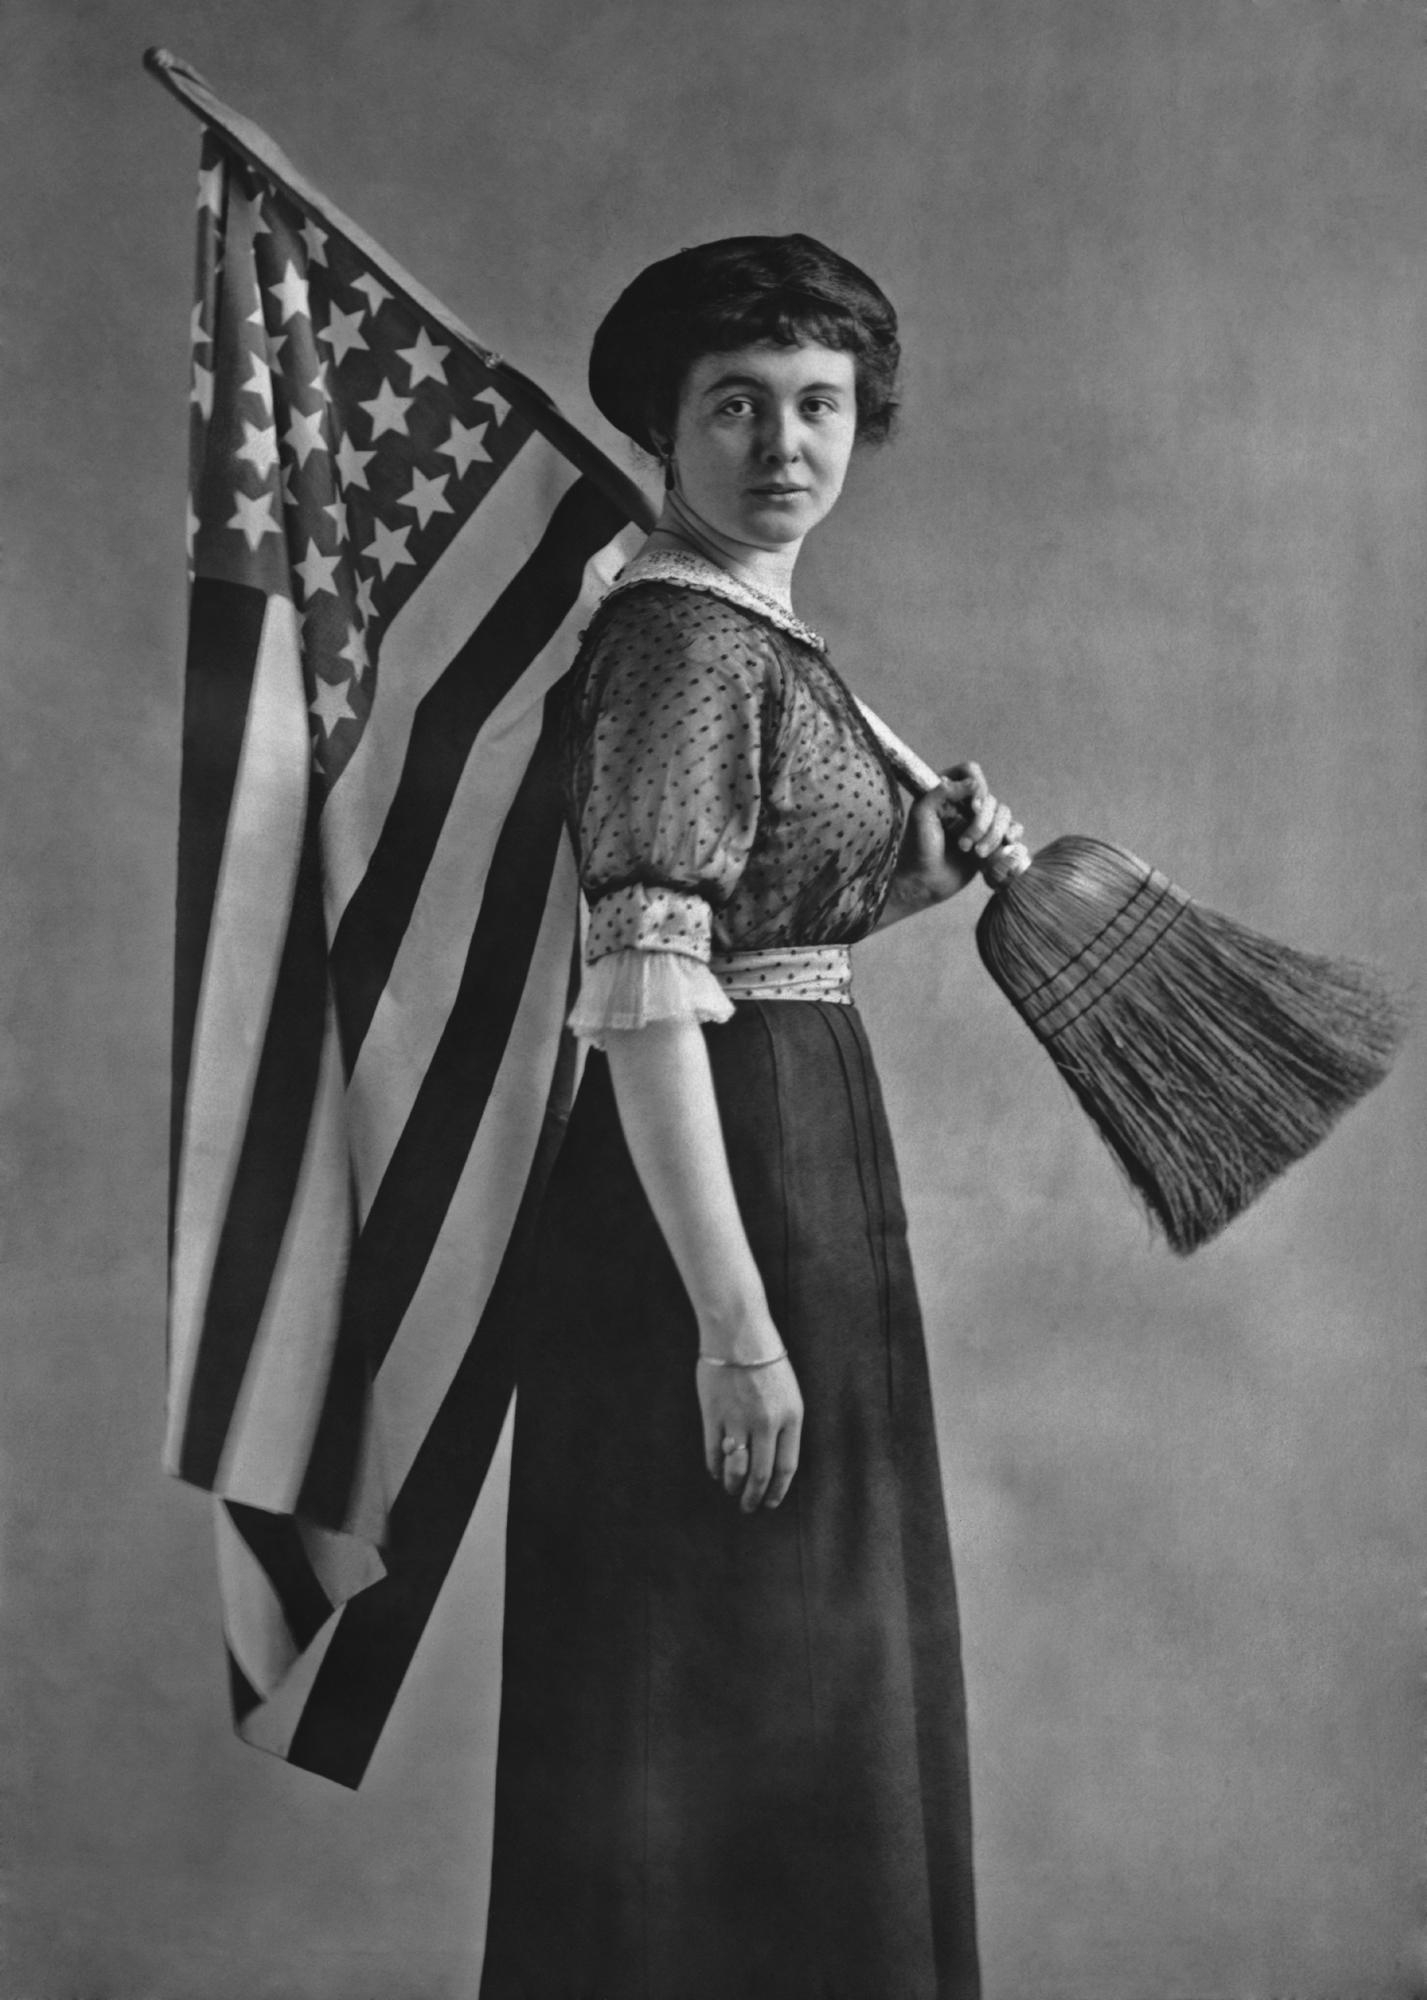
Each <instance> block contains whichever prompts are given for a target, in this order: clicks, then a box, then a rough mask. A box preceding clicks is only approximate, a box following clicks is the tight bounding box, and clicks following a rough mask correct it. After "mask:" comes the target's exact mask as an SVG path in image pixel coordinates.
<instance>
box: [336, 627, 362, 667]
mask: <svg viewBox="0 0 1427 2000" xmlns="http://www.w3.org/2000/svg"><path fill="white" fill-rule="evenodd" d="M337 658H338V659H339V660H350V661H351V663H352V672H353V673H354V674H355V675H356V677H357V679H358V680H360V679H361V678H362V675H363V674H364V673H365V672H366V671H367V641H366V636H365V634H364V633H363V631H362V628H361V626H360V625H349V626H348V627H347V643H346V645H345V646H339V647H338V649H337Z"/></svg>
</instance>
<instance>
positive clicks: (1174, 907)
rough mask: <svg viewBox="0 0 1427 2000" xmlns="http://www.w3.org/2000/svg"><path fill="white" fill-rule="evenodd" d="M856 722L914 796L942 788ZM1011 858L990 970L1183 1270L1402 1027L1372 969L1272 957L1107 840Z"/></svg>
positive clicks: (882, 736)
mask: <svg viewBox="0 0 1427 2000" xmlns="http://www.w3.org/2000/svg"><path fill="white" fill-rule="evenodd" d="M863 713H864V714H865V715H866V717H867V721H868V723H869V725H870V726H871V728H872V730H873V733H874V734H875V735H876V737H877V739H878V741H879V743H880V744H881V746H882V749H883V752H884V754H885V755H886V757H887V759H888V761H889V763H890V764H891V765H892V767H893V769H894V770H895V771H896V773H897V776H898V777H899V778H900V779H901V780H902V782H903V783H904V784H905V785H907V786H908V787H909V788H910V789H911V790H912V791H914V792H917V793H921V792H926V791H930V790H931V788H932V787H933V786H934V785H936V784H939V783H940V778H939V775H938V773H937V772H935V771H934V770H933V769H932V768H931V766H930V765H929V764H927V763H925V762H924V761H923V759H922V758H920V757H918V756H917V755H916V753H915V752H914V751H911V750H909V749H908V748H907V746H906V745H905V744H904V743H901V742H900V741H899V740H898V739H897V738H896V737H895V736H894V735H893V734H892V732H891V730H890V729H888V728H887V726H886V724H885V723H883V722H882V721H880V720H879V718H878V717H877V716H875V715H873V714H872V712H871V711H870V710H869V709H866V708H865V707H864V709H863ZM1004 857H1005V858H1004V859H1003V857H1002V855H993V856H992V857H991V859H990V860H989V861H988V862H987V864H986V867H985V871H984V872H985V874H986V876H987V879H988V881H989V882H990V883H991V885H992V888H993V890H994V894H993V895H992V898H991V900H990V902H989V903H988V904H987V905H986V907H985V909H984V910H983V911H982V913H981V916H980V918H979V919H978V921H977V925H976V942H977V946H978V948H979V950H980V953H981V959H982V963H983V964H984V965H985V967H986V969H987V971H988V972H989V973H990V974H991V977H992V978H993V979H994V980H995V981H996V984H997V985H998V986H999V987H1000V988H1001V990H1002V992H1003V993H1004V994H1005V995H1006V996H1007V998H1008V999H1009V1000H1010V1001H1011V1004H1012V1005H1013V1006H1014V1007H1015V1009H1016V1011H1017V1012H1018V1013H1019V1014H1020V1016H1021V1018H1022V1020H1024V1021H1025V1022H1026V1023H1027V1024H1028V1026H1029V1027H1030V1028H1031V1030H1032V1031H1033V1033H1034V1034H1035V1035H1036V1036H1037V1038H1038V1039H1039V1041H1040V1042H1041V1043H1042V1045H1043V1046H1044V1048H1045V1049H1046V1050H1047V1052H1048V1053H1049V1055H1050V1058H1051V1060H1052V1062H1053V1063H1054V1064H1055V1066H1056V1068H1057V1069H1058V1070H1059V1071H1060V1073H1061V1075H1062V1076H1063V1077H1064V1078H1065V1080H1066V1082H1067V1083H1068V1084H1069V1085H1070V1088H1071V1089H1072V1090H1073V1091H1074V1093H1075V1095H1076V1097H1077V1098H1078V1099H1079V1101H1080V1103H1081V1105H1082V1107H1083V1108H1084V1110H1085V1111H1086V1112H1087V1113H1088V1115H1089V1117H1090V1119H1091V1121H1092V1123H1093V1124H1094V1125H1095V1128H1096V1130H1097V1131H1098V1132H1099V1134H1100V1136H1101V1138H1102V1139H1103V1140H1104V1141H1105V1144H1106V1145H1107V1146H1108V1147H1109V1149H1110V1151H1111V1153H1113V1155H1114V1156H1115V1159H1116V1160H1117V1161H1118V1162H1119V1165H1120V1167H1121V1169H1122V1171H1123V1172H1124V1174H1125V1177H1126V1179H1127V1180H1128V1181H1129V1183H1130V1185H1131V1187H1132V1188H1133V1189H1134V1191H1135V1193H1136V1194H1137V1195H1138V1196H1139V1197H1140V1200H1141V1201H1142V1202H1143V1204H1144V1206H1145V1208H1146V1210H1147V1211H1148V1214H1149V1217H1150V1220H1151V1222H1152V1223H1153V1224H1156V1225H1157V1226H1158V1227H1159V1229H1160V1230H1161V1231H1162V1232H1163V1234H1164V1236H1165V1239H1166V1241H1167V1242H1168V1243H1169V1245H1170V1247H1171V1249H1173V1250H1176V1251H1178V1252H1179V1254H1180V1255H1181V1256H1187V1255H1188V1254H1189V1252H1190V1251H1191V1250H1197V1249H1198V1248H1199V1246H1200V1244H1202V1243H1207V1242H1208V1241H1209V1240H1210V1238H1211V1237H1213V1236H1217V1235H1218V1233H1219V1231H1220V1230H1221V1229H1223V1228H1225V1227H1226V1225H1227V1224H1228V1223H1230V1222H1232V1221H1233V1219H1234V1217H1235V1216H1236V1215H1239V1214H1240V1213H1241V1212H1242V1211H1243V1210H1244V1209H1245V1208H1247V1207H1248V1205H1249V1203H1250V1202H1251V1201H1253V1200H1254V1199H1255V1198H1256V1197H1257V1196H1258V1195H1259V1194H1261V1193H1262V1192H1263V1190H1264V1188H1266V1187H1267V1186H1268V1184H1269V1182H1270V1181H1272V1180H1275V1179H1276V1178H1277V1177H1278V1176H1279V1175H1280V1174H1281V1173H1283V1172H1284V1171H1285V1170H1286V1169H1287V1168H1288V1167H1290V1166H1292V1165H1293V1163H1294V1161H1295V1160H1298V1159H1301V1158H1302V1156H1303V1155H1304V1154H1305V1153H1307V1152H1309V1151H1310V1150H1311V1149H1312V1148H1313V1147H1314V1146H1316V1145H1317V1144H1318V1142H1319V1140H1320V1139H1322V1138H1324V1137H1325V1136H1326V1134H1327V1133H1328V1132H1329V1131H1330V1130H1331V1129H1332V1127H1333V1125H1334V1124H1336V1122H1337V1120H1338V1119H1339V1118H1340V1117H1341V1116H1342V1114H1343V1113H1344V1112H1345V1111H1346V1110H1347V1109H1348V1108H1349V1106H1350V1105H1352V1104H1355V1103H1356V1102H1357V1100H1358V1099H1359V1098H1360V1097H1362V1096H1363V1095H1364V1094H1365V1093H1366V1092H1367V1091H1369V1090H1371V1089H1372V1087H1373V1085H1374V1084H1376V1083H1380V1082H1381V1081H1382V1079H1383V1077H1384V1076H1386V1074H1387V1072H1388V1069H1389V1068H1390V1066H1391V1063H1392V1059H1393V1056H1394V1055H1395V1054H1396V1051H1397V1048H1398V1045H1399V1043H1400V1041H1401V1039H1402V1036H1403V1033H1404V1032H1405V1029H1406V1025H1407V1016H1406V1010H1405V1007H1404V1006H1403V1004H1402V1003H1401V1001H1400V1000H1399V999H1398V998H1396V997H1395V996H1394V995H1393V994H1392V993H1391V992H1390V991H1389V989H1388V987H1387V985H1386V983H1385V981H1384V980H1383V978H1382V976H1381V974H1380V973H1378V972H1376V971H1375V970H1374V969H1373V968H1372V967H1371V966H1366V965H1358V964H1355V963H1353V962H1352V961H1350V960H1345V959H1335V958H1319V957H1314V956H1312V955H1311V954H1309V953H1307V952H1301V951H1296V950H1294V949H1293V948H1292V947H1291V946H1289V945H1283V944H1278V943H1275V941H1274V940H1273V939H1272V938H1268V937H1264V936H1263V935H1262V934H1261V933H1259V932H1257V931H1253V930H1250V929H1249V928H1247V926H1245V925H1243V924H1238V923H1235V922H1233V921H1232V920H1231V919H1230V918H1228V917H1225V916H1221V915H1219V913H1218V912H1217V911H1214V910H1208V909H1205V908H1204V907H1203V906H1202V905H1201V904H1198V903H1196V902H1194V901H1193V900H1192V899H1191V898H1190V897H1189V896H1187V895H1186V894H1185V892H1184V891H1183V890H1182V889H1180V888H1177V887H1176V886H1175V884H1174V883H1173V882H1171V881H1170V880H1169V879H1168V877H1167V876H1164V875H1162V874H1161V873H1160V872H1159V870H1158V869H1157V868H1151V867H1150V866H1149V865H1148V864H1147V863H1146V862H1143V861H1140V860H1138V859H1137V858H1136V857H1135V856H1134V855H1133V854H1130V853H1128V852H1127V851H1126V850H1125V849H1124V848H1122V847H1115V846H1113V845H1111V844H1110V842H1108V841H1103V840H1093V839H1090V838H1088V837H1084V836H1081V835H1068V836H1064V837H1062V838H1061V839H1059V840H1053V841H1052V842H1051V843H1050V845H1049V846H1048V847H1043V848H1041V849H1040V851H1039V852H1038V853H1037V854H1036V855H1035V857H1034V858H1033V859H1031V858H1029V857H1028V856H1027V854H1026V851H1025V849H1024V848H1021V847H1015V848H1010V849H1006V850H1004Z"/></svg>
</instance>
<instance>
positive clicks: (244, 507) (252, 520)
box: [228, 493, 282, 551]
mask: <svg viewBox="0 0 1427 2000" xmlns="http://www.w3.org/2000/svg"><path fill="white" fill-rule="evenodd" d="M233 503H234V506H235V508H236V510H237V511H236V512H235V513H234V515H233V516H232V518H231V520H230V521H229V522H228V526H229V527H230V528H237V529H238V530H239V532H240V533H241V534H243V535H244V536H245V537H246V539H247V543H248V547H249V548H250V549H252V550H254V551H256V549H257V547H258V544H259V543H260V542H261V541H262V539H263V536H264V535H279V534H281V533H282V530H281V528H279V526H278V524H277V522H276V521H275V520H274V519H273V511H272V509H273V503H272V495H271V494H270V493H259V494H258V495H257V497H256V499H250V498H249V496H248V495H247V494H246V493H235V494H234V495H233Z"/></svg>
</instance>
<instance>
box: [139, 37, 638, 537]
mask: <svg viewBox="0 0 1427 2000" xmlns="http://www.w3.org/2000/svg"><path fill="white" fill-rule="evenodd" d="M144 68H145V69H146V70H147V71H148V72H149V74H150V76H152V77H154V78H156V79H157V81H158V82H159V83H161V84H162V85H163V87H164V89H165V90H167V91H168V92H169V94H170V96H172V97H176V98H177V99H178V101H179V103H180V104H182V105H184V106H186V107H187V109H188V110H190V111H191V112H192V113H193V114H194V116H195V117H196V118H198V119H200V120H201V121H202V123H203V124H205V125H210V126H212V128H213V130H214V131H215V132H218V133H220V134H221V135H222V137H223V138H224V140H225V141H226V142H227V144H228V145H229V146H231V147H232V149H233V151H234V152H235V153H238V154H240V155H241V156H242V157H243V158H244V159H245V160H246V161H247V162H248V164H249V165H250V166H253V167H255V168H256V169H257V170H258V172H259V173H261V174H262V175H264V176H265V177H266V178H267V179H269V180H274V181H277V182H278V183H279V184H280V185H281V187H282V188H283V191H284V192H285V193H286V194H289V195H290V196H291V197H292V198H293V199H294V200H295V201H296V202H297V203H298V205H299V206H300V207H301V208H303V209H305V210H306V211H307V212H308V214H309V215H311V216H312V217H313V218H314V220H316V221H319V222H325V223H327V224H329V225H330V227H331V228H333V229H334V230H336V232H337V233H338V235H340V236H345V237H346V239H347V241H348V242H349V243H351V244H353V245H354V247H355V248H356V249H358V250H359V251H361V253H362V254H363V256H365V257H369V258H370V259H371V261H372V262H373V263H374V264H376V265H377V266H378V267H379V268H380V270H381V272H382V275H383V276H384V277H386V278H389V279H390V280H391V282H392V284H393V287H394V288H395V290H397V291H398V292H400V293H401V294H402V295H403V296H404V297H405V298H406V299H407V301H408V302H409V303H410V304H411V305H414V306H416V307H417V308H418V309H419V310H420V311H421V312H423V313H426V314H427V315H428V316H429V317H430V318H431V319H433V320H435V321H436V323H437V325H438V326H440V327H442V328H443V329H444V330H445V332H447V333H448V334H449V335H450V336H451V338H452V339H453V340H457V341H459V342H460V343H461V345H462V346H463V347H465V348H467V349H468V350H469V351H470V352H471V353H472V354H473V355H474V356H475V357H476V359H477V360H478V361H479V362H480V363H481V365H482V367H484V368H487V369H489V371H490V373H491V374H492V375H493V376H494V377H495V380H496V384H497V386H498V387H499V390H500V393H501V394H502V395H503V396H505V397H506V399H507V401H509V402H510V403H512V404H514V406H515V407H516V408H517V409H518V410H519V411H520V412H521V413H522V415H523V416H525V417H526V418H527V419H528V420H529V421H530V423H531V424H533V425H534V427H535V429H536V430H538V431H539V432H540V433H541V435H542V436H543V437H546V438H548V439H549V441H550V443H551V444H553V445H554V446H555V447H556V449H557V450H558V451H560V452H561V453H562V454H563V455H564V457H565V458H567V459H568V460H569V461H570V463H571V464H572V465H575V466H577V467H578V469H579V470H580V471H581V472H583V473H584V474H585V476H586V477H587V478H588V479H589V480H591V481H592V482H593V484H594V485H596V486H597V487H599V489H600V491H601V492H602V493H605V494H607V495H608V496H609V498H610V499H611V500H613V501H614V502H616V504H617V505H619V506H621V507H624V508H625V509H626V510H627V511H628V514H629V518H630V520H631V521H633V522H635V523H636V524H637V525H638V526H639V527H642V528H652V527H653V525H654V519H655V509H654V508H653V507H652V506H651V504H650V502H649V499H648V496H647V495H646V494H645V493H644V491H643V489H642V488H641V487H640V486H639V485H638V484H637V483H636V482H635V481H634V480H633V479H631V478H630V477H629V475H628V473H626V472H622V471H621V470H620V468H619V467H618V466H617V465H616V464H615V463H614V461H613V460H612V459H610V458H607V457H606V456H605V454H604V453H603V452H602V451H601V450H600V449H599V447H598V445H594V444H591V442H590V440H589V439H588V438H587V437H585V436H584V435H583V433H582V432H580V431H578V430H577V429H576V428H575V426H574V425H573V424H572V423H571V422H570V420H569V418H568V417H567V416H565V414H564V412H563V411H562V410H560V409H559V408H557V406H556V405H555V404H554V403H553V402H552V401H551V399H550V397H549V396H547V395H546V393H545V391H544V390H543V389H542V388H541V387H540V385H539V384H538V383H536V382H532V381H531V379H530V377H529V376H528V375H522V374H521V372H520V370H519V369H518V368H512V367H511V365H510V363H509V362H508V361H504V360H502V358H501V356H500V355H499V354H496V353H495V352H494V351H493V350H492V349H491V348H489V347H486V346H485V345H484V344H483V343H482V342H481V341H479V340H478V339H477V338H476V336H475V334H474V333H472V331H471V329H470V328H469V327H468V326H467V325H466V324H465V322H464V321H463V320H460V319H458V318H457V317H456V315H455V314H454V313H453V312H452V311H451V310H450V308H449V307H447V306H444V305H443V304H442V303H441V301H440V299H438V298H437V297H436V296H435V295H434V294H433V293H431V292H428V291H427V289H426V287H425V286H424V285H423V284H422V283H421V282H420V280H419V279H416V278H413V277H412V275H411V273H410V272H409V271H406V270H404V269H403V268H402V266H401V265H400V264H398V263H397V261H396V259H395V258H394V257H393V256H391V254H390V253H389V252H388V251H386V250H383V248H382V247H381V245H380V244H379V243H376V242H374V241H373V239H372V238H371V237H370V236H368V234H367V233H366V231H365V230H364V229H361V228H359V227H358V225H357V224H356V223H355V222H353V221H352V219H351V217H350V216H347V215H344V214H343V213H342V211H341V209H340V208H338V207H337V206H336V205H335V204H334V203H333V202H330V201H329V200H328V199H327V197H326V195H324V194H321V193H320V192H319V191H318V190H317V189H316V188H315V187H313V185H312V184H311V182H310V181H308V180H306V179H304V178H303V176H302V175H301V174H300V173H299V172H298V171H297V169H296V167H294V166H293V164H292V162H291V160H289V159H288V157H287V155H286V154H285V153H284V152H283V151H282V149H281V148H280V147H279V146H276V145H275V144H274V143H273V141H272V140H271V139H270V138H269V137H268V135H267V133H266V132H264V131H263V130H262V129H261V127H259V126H257V125H254V124H253V122H252V120H251V119H249V118H245V117H244V116H243V115H242V113H241V112H240V111H234V110H233V108H232V106H231V105H228V104H224V103H223V102H222V100H221V99H220V98H218V97H215V96H214V94H213V92H212V90H211V89H210V88H209V86H208V84H207V83H206V82H205V81H204V80H203V78H202V77H201V76H200V75H199V74H198V72H197V70H196V69H194V68H193V67H192V66H191V65H190V64H189V63H186V62H185V61H184V60H183V58H182V57H181V56H176V55H174V54H173V52H172V51H171V50H169V49H162V48H149V49H145V51H144Z"/></svg>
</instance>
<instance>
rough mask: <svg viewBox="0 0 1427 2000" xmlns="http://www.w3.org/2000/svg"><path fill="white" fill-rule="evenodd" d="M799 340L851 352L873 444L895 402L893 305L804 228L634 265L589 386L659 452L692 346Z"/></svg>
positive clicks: (730, 347)
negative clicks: (798, 233)
mask: <svg viewBox="0 0 1427 2000" xmlns="http://www.w3.org/2000/svg"><path fill="white" fill-rule="evenodd" d="M800 341H814V342H817V343H818V344H819V345H820V346H823V347H831V348H836V349H838V350H840V351H841V352H843V353H846V354H850V355H851V356H852V361H853V366H854V369H855V371H856V381H857V436H858V439H859V441H861V442H863V443H868V444H881V443H882V442H883V441H884V440H885V438H886V437H887V436H888V434H889V432H890V431H891V428H892V420H893V418H894V416H895V415H896V411H897V398H896V386H897V364H898V362H899V361H900V359H901V354H902V350H901V346H900V343H899V342H898V339H897V315H896V313H895V312H894V311H893V309H892V306H891V303H890V301H889V300H888V299H887V298H886V296H885V295H884V294H883V293H882V292H881V291H880V290H879V289H878V287H877V286H876V285H874V284H873V282H872V280H871V279H870V278H869V277H868V276H867V274H866V272H865V271H859V270H858V268H857V266H856V265H855V264H851V263H849V262H848V260H847V258H845V257H839V256H838V254H837V252H836V251H835V250H829V249H828V247H827V245H826V244H825V243H819V242H817V241H816V240H815V239H814V238H813V237H811V236H727V237H724V238H722V239H721V240H720V241H719V242H717V243H700V244H698V245H696V246H695V247H694V248H693V249H689V250H680V251H678V252H677V253H676V254H675V255H674V256H672V257H665V258H664V259H662V261H661V262H659V263H657V264H651V265H650V266H649V267H648V269H647V270H644V271H641V272H640V274H639V276H638V277H637V278H636V279H635V280H634V283H633V284H632V285H630V286H628V287H627V288H626V290H625V291H623V292H621V294H620V296H619V297H618V298H617V299H616V300H615V302H614V304H613V306H611V308H610V310H609V312H608V313H606V315H605V317H604V319H603V321H602V322H601V324H600V328H599V331H598V332H597V333H596V335H595V339H594V346H593V347H592V348H591V350H590V394H591V396H592V397H593V398H594V401H595V404H596V407H597V408H598V409H599V410H600V411H601V412H602V414H603V415H604V416H606V417H608V418H609V420H610V422H611V423H612V424H613V425H615V427H616V428H617V429H618V430H621V431H623V432H624V433H625V435H626V436H627V437H631V438H633V439H634V441H635V443H636V444H638V445H642V446H643V447H644V449H645V450H646V451H648V452H652V453H653V454H654V455H655V457H659V456H662V453H661V450H660V444H661V440H663V441H667V440H668V439H670V438H672V436H673V434H674V425H675V420H676V418H677V415H678V408H679V396H680V393H681V391H682V389H683V386H684V382H685V380H686V379H687V376H688V373H689V370H690V368H691V367H692V366H693V364H694V363H695V362H696V361H697V360H699V359H700V358H701V356H703V355H705V354H730V353H732V352H733V351H734V350H735V349H737V348H740V347H756V346H764V345H767V346H773V347H795V346H797V345H798V343H799V342H800Z"/></svg>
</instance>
